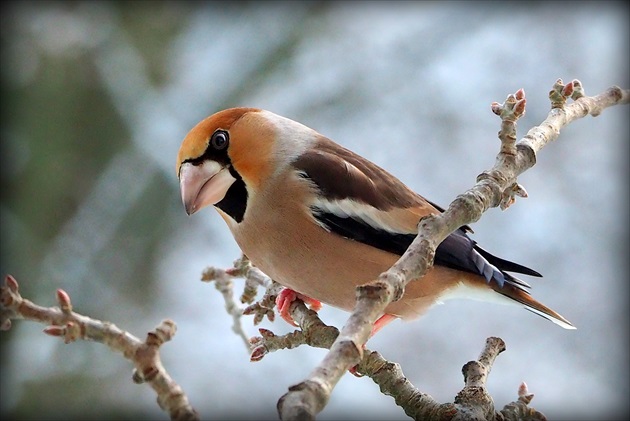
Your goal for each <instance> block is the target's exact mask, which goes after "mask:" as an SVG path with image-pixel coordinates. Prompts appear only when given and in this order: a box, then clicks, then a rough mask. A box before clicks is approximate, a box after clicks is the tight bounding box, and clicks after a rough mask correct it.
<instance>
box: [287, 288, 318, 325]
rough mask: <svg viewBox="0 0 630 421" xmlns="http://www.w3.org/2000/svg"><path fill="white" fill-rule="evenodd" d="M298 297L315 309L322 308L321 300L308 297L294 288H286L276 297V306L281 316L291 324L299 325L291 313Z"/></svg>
mask: <svg viewBox="0 0 630 421" xmlns="http://www.w3.org/2000/svg"><path fill="white" fill-rule="evenodd" d="M296 299H300V300H302V301H304V302H305V303H306V304H308V306H309V307H310V308H311V310H313V311H319V310H321V308H322V303H321V302H319V301H317V300H315V299H313V298H311V297H307V296H306V295H302V294H300V293H299V292H295V291H293V290H292V289H289V288H284V289H283V290H282V291H280V294H278V296H277V297H276V307H277V308H278V313H280V317H282V318H283V319H284V320H286V322H287V323H289V324H290V325H293V326H298V324H297V323H296V322H295V320H293V317H291V314H289V309H290V308H291V303H292V302H293V301H295V300H296Z"/></svg>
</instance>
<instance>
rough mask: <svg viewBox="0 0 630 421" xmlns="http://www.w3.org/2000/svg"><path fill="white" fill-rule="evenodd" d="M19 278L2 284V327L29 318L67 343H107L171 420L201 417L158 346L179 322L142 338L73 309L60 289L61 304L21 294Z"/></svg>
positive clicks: (166, 323) (164, 324) (168, 322)
mask: <svg viewBox="0 0 630 421" xmlns="http://www.w3.org/2000/svg"><path fill="white" fill-rule="evenodd" d="M18 290H19V285H18V282H17V281H16V280H15V278H13V277H12V276H11V275H7V276H6V278H5V280H4V285H3V286H2V287H0V303H2V308H1V309H0V327H1V329H2V330H9V329H10V328H11V320H17V319H26V320H33V321H36V322H40V323H44V324H48V325H49V326H48V327H46V328H45V329H44V332H45V333H47V334H48V335H51V336H58V337H61V338H63V340H64V342H65V343H70V342H74V341H76V340H77V339H83V340H90V341H95V342H100V343H102V344H105V345H107V346H108V347H109V349H111V350H112V351H115V352H118V353H120V354H122V355H123V356H124V357H125V358H127V359H128V360H130V361H131V362H132V363H133V365H134V366H135V369H134V372H133V376H132V379H133V381H134V382H135V383H148V384H149V386H151V388H152V389H153V390H155V392H156V393H157V402H158V405H159V406H160V408H162V410H164V411H166V412H168V414H169V415H170V417H171V419H172V420H178V421H193V420H199V415H198V414H197V411H195V409H193V407H192V406H191V405H190V404H189V402H188V398H187V397H186V394H185V393H184V391H183V389H182V388H181V387H180V386H179V385H178V384H177V383H176V382H175V381H174V380H173V379H172V378H171V377H170V375H169V374H168V373H167V371H166V369H165V368H164V366H163V365H162V362H161V360H160V353H159V348H160V346H162V344H164V343H165V342H167V341H170V340H171V339H172V338H173V336H174V335H175V331H176V326H175V323H174V322H173V321H171V320H164V321H162V322H161V323H160V324H159V325H158V326H157V327H156V328H155V330H154V331H152V332H149V333H148V334H147V339H146V340H145V341H141V340H140V339H138V338H136V337H135V336H133V335H131V334H130V333H129V332H125V331H124V330H121V329H119V328H118V327H116V326H115V325H114V324H112V323H109V322H102V321H100V320H95V319H92V318H90V317H87V316H83V315H81V314H79V313H75V312H74V311H72V303H71V301H70V296H69V295H68V294H67V293H66V292H65V291H63V290H61V289H58V290H57V302H58V303H59V307H41V306H38V305H36V304H34V303H32V302H31V301H29V300H26V299H24V298H22V296H21V295H20V293H19V291H18Z"/></svg>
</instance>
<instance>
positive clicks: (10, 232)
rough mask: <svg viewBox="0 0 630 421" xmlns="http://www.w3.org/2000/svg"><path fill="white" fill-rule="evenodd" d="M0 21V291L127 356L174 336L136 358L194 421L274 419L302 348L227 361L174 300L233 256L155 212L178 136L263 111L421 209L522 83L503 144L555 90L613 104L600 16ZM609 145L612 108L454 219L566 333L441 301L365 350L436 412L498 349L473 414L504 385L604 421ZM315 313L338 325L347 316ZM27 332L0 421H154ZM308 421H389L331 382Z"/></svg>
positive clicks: (186, 15) (605, 16) (611, 388)
mask: <svg viewBox="0 0 630 421" xmlns="http://www.w3.org/2000/svg"><path fill="white" fill-rule="evenodd" d="M0 19H1V24H2V25H1V30H0V33H1V36H2V66H1V72H2V81H3V84H2V170H1V174H2V204H1V206H0V216H1V221H2V235H1V239H2V264H1V271H0V272H1V274H2V275H3V276H4V275H5V274H7V273H11V274H13V275H14V276H15V277H16V278H17V279H18V281H19V282H20V286H21V291H22V293H23V295H24V296H25V297H27V298H29V299H32V300H33V301H35V302H37V303H39V304H42V305H55V304H56V303H55V300H54V297H55V290H56V289H57V288H63V289H65V290H66V291H67V292H68V293H69V294H70V295H71V297H72V299H73V303H74V306H75V309H76V311H78V312H81V313H83V314H86V315H90V316H92V317H95V318H100V319H104V320H109V321H111V322H113V323H115V324H117V325H118V326H120V327H122V328H124V329H127V330H129V331H130V332H131V333H133V334H135V335H137V336H139V337H144V335H145V332H146V331H148V330H150V329H152V328H153V327H154V326H155V325H156V324H157V323H158V322H159V321H160V320H162V319H164V318H172V319H173V320H175V321H176V323H177V326H178V333H177V335H176V336H175V338H174V340H173V341H172V342H170V343H168V344H166V345H165V346H164V347H163V348H162V358H163V361H164V364H165V366H166V367H167V368H168V370H169V372H170V374H171V375H172V376H173V377H174V379H175V380H176V381H178V382H179V383H180V384H181V386H182V387H183V388H184V390H185V391H186V393H187V394H188V396H189V398H190V400H191V403H192V404H193V406H195V407H196V408H197V409H198V410H199V412H200V413H201V415H202V418H203V419H232V418H237V417H238V418H240V419H274V418H275V417H276V409H275V407H276V402H277V400H278V398H279V397H280V396H281V395H282V394H283V393H285V391H286V390H287V387H288V386H290V385H292V384H295V383H297V382H299V381H301V380H302V379H304V377H305V376H307V375H308V373H309V372H310V371H311V369H312V368H313V367H314V366H315V365H316V364H317V363H319V361H320V360H321V359H322V358H323V356H324V354H325V351H324V350H319V349H309V348H307V347H300V348H298V349H295V350H290V351H281V352H276V353H274V354H271V355H268V356H267V357H265V358H264V359H263V360H262V361H261V362H259V363H250V362H249V359H248V354H247V352H246V351H245V347H244V345H243V343H242V342H241V340H240V339H239V338H238V337H237V336H236V335H234V334H233V333H232V331H231V328H230V326H231V318H230V317H229V316H228V315H227V314H226V312H225V310H224V308H223V300H222V298H221V296H220V295H219V293H218V292H217V291H215V289H214V287H213V286H212V285H208V284H204V283H202V282H200V281H199V278H200V274H201V272H202V270H203V269H204V268H205V267H207V266H208V265H217V266H220V267H228V266H230V265H231V262H232V261H233V260H234V259H235V258H237V257H238V256H239V250H238V248H237V246H236V244H235V243H234V241H233V239H232V238H231V236H230V234H229V232H228V230H227V227H226V226H225V225H224V223H223V221H222V220H221V219H220V218H219V217H218V215H217V214H216V213H215V212H213V211H212V210H211V209H208V210H207V211H204V212H201V213H199V214H196V215H194V216H193V217H187V216H186V214H185V213H184V210H183V208H182V205H181V202H180V196H179V190H178V183H177V179H176V176H175V171H174V168H175V156H176V153H177V150H178V148H179V144H180V142H181V140H182V139H183V137H184V136H185V134H186V133H187V131H188V130H189V129H190V128H191V127H192V126H193V125H194V124H196V123H197V122H198V121H199V120H201V119H202V118H204V117H206V116H207V115H209V114H212V113H214V112H216V111H218V110H220V109H223V108H227V107H231V106H241V105H242V106H254V107H261V108H266V109H269V110H271V111H273V112H276V113H278V114H282V115H284V116H287V117H290V118H292V119H295V120H298V121H301V122H303V123H304V124H306V125H308V126H311V127H313V128H315V129H317V130H318V131H320V132H321V133H323V134H325V135H327V136H329V137H330V138H332V139H334V140H336V141H337V142H339V143H341V144H343V145H344V146H347V147H349V148H351V149H353V150H355V151H356V152H358V153H360V154H362V155H363V156H365V157H367V158H369V159H371V160H373V161H374V162H376V163H378V164H379V165H381V166H382V167H384V168H386V169H388V170H389V171H391V172H392V173H394V174H395V175H396V176H398V177H399V178H400V179H401V180H403V181H404V182H405V183H407V184H408V185H409V186H410V187H411V188H413V189H415V190H416V191H418V192H419V193H421V194H423V195H424V196H426V197H427V198H429V199H431V200H432V201H434V202H437V203H439V204H442V205H443V206H446V205H448V203H449V202H450V201H451V200H452V199H453V198H454V197H455V196H456V195H457V194H458V193H461V192H463V191H464V190H466V189H467V188H469V187H470V186H472V185H473V184H474V181H475V177H476V176H477V174H479V173H480V172H481V171H483V170H484V169H487V168H489V167H491V166H492V165H493V163H494V156H495V154H496V152H497V150H498V144H499V142H498V140H497V139H496V133H497V132H498V130H499V124H500V121H499V119H498V118H497V117H496V116H494V115H493V114H492V113H491V111H490V104H491V103H492V102H493V101H498V102H502V101H503V100H504V99H505V97H506V95H507V94H509V93H513V92H515V91H516V90H517V89H519V88H524V89H525V91H526V94H527V101H528V102H527V114H526V116H525V117H524V118H523V119H522V120H520V121H519V126H518V127H519V137H522V136H523V135H524V134H525V133H526V130H528V129H529V128H530V127H532V126H533V125H536V124H538V123H539V122H541V121H542V120H543V119H544V118H545V117H546V115H547V112H548V109H549V102H548V99H547V93H548V91H549V90H550V89H551V86H552V85H553V83H554V82H555V81H556V79H558V78H563V79H564V80H565V81H569V80H571V79H573V78H578V79H580V80H581V81H582V82H583V84H584V86H585V89H586V93H587V94H596V93H599V92H601V91H603V90H605V89H606V88H608V87H609V86H611V85H613V84H617V85H620V86H622V87H625V88H628V87H630V83H629V80H628V36H629V34H628V6H627V5H623V4H622V3H621V2H617V3H610V2H551V3H535V2H527V3H517V2H489V3H479V2H463V3H458V2H403V3H396V2H346V3H319V2H317V3H300V4H294V3H289V2H286V3H271V2H245V3H227V2H225V3H224V2H210V3H192V2H191V3H188V2H116V3H114V2H69V3H65V2H64V3H56V2H53V3H49V2H46V3H44V2H15V3H11V4H9V5H8V6H6V5H5V6H4V7H3V10H2V14H1V18H0ZM627 142H628V107H627V106H618V107H614V108H613V109H608V110H606V111H604V113H603V114H602V115H601V116H600V117H597V118H596V119H593V118H591V117H588V118H586V119H582V120H580V121H577V122H575V123H574V124H572V125H570V126H569V127H567V128H566V129H565V130H563V131H562V133H561V135H560V139H559V140H558V141H557V142H555V143H553V144H551V145H550V146H549V147H547V148H546V149H544V150H543V151H542V153H541V154H540V155H539V158H538V164H537V165H536V166H535V167H534V168H533V169H532V170H530V171H528V172H527V173H525V174H524V175H523V176H522V177H520V180H519V181H520V182H521V183H522V184H523V185H524V186H525V188H526V189H527V191H528V192H529V195H530V197H529V198H528V199H526V200H519V201H518V202H517V204H516V205H515V206H513V207H512V208H510V209H509V210H508V211H506V212H501V211H500V210H497V209H492V210H490V211H489V212H487V213H486V214H485V215H484V217H483V218H482V220H481V221H479V222H478V223H475V224H473V228H474V230H475V232H476V234H475V235H474V239H476V240H477V241H478V242H479V243H480V244H481V245H482V246H483V247H485V248H486V249H488V250H489V251H490V252H493V253H496V254H499V255H501V256H503V257H505V258H508V259H514V260H516V261H518V262H520V263H523V264H525V265H528V266H531V267H533V268H535V269H537V270H539V271H540V272H542V273H543V274H544V278H543V279H526V280H528V281H529V282H530V283H531V284H532V285H533V293H534V295H535V296H536V297H537V298H538V299H540V300H541V301H543V302H544V303H546V304H548V305H549V306H551V307H552V308H554V309H556V310H557V311H558V312H560V313H561V314H563V315H564V316H566V317H567V318H568V319H569V320H571V321H572V322H573V323H574V324H575V325H576V326H577V327H578V329H577V330H575V331H566V330H563V329H561V328H559V327H557V326H555V325H553V324H552V323H549V322H547V321H545V320H543V319H542V318H539V317H537V316H535V315H533V314H530V313H528V312H526V311H524V310H520V309H518V308H506V307H502V306H498V305H494V304H485V303H479V302H474V301H454V302H448V303H447V304H445V305H442V306H437V307H434V308H433V309H432V310H431V311H430V312H429V313H428V314H427V315H426V316H425V317H423V318H422V319H420V320H417V321H414V322H408V323H403V322H400V321H397V322H395V323H393V324H391V325H390V326H388V327H387V328H386V329H384V330H383V331H382V332H381V333H379V334H378V335H377V336H376V337H375V338H373V339H372V340H371V341H370V343H369V347H370V348H372V349H375V350H378V351H380V352H382V354H383V355H384V356H385V357H386V358H388V359H390V360H392V361H396V362H398V363H400V364H401V365H402V368H403V370H404V373H405V375H406V376H407V377H408V378H409V379H410V380H411V381H412V382H413V383H414V384H415V385H416V386H417V387H418V388H419V389H420V390H422V391H423V392H426V393H428V394H430V395H432V396H433V397H434V398H436V399H437V400H439V401H441V402H452V400H453V398H454V396H455V394H456V393H457V392H458V391H459V390H460V388H461V387H462V385H463V380H462V376H461V373H460V370H461V367H462V365H463V364H464V363H466V362H467V361H469V360H471V359H474V358H475V357H477V355H478V353H479V352H480V350H481V348H482V346H483V344H484V341H485V339H486V337H488V336H499V337H501V338H503V339H504V340H505V341H506V343H507V351H506V352H505V353H503V354H502V355H501V356H500V357H499V358H498V359H497V361H496V364H495V365H494V367H493V369H492V373H491V375H490V378H489V381H488V388H489V391H490V393H491V394H492V396H493V397H494V399H495V403H496V404H497V406H499V407H501V406H502V405H503V404H505V403H507V402H509V401H512V400H514V399H515V398H516V392H517V388H518V386H519V384H520V382H522V381H525V382H527V383H528V385H529V387H530V390H531V391H532V392H533V393H535V395H536V397H535V399H534V401H533V402H532V405H533V406H534V407H535V408H537V409H538V410H540V411H542V412H544V413H545V414H546V415H547V416H548V417H549V418H550V419H554V420H559V419H571V420H576V419H580V420H593V419H613V418H614V417H616V416H619V417H621V416H624V417H627V416H628V409H627V406H628V394H629V390H628V389H629V388H628V347H627V339H628V334H627V329H628V313H627V310H628V295H627V294H628V288H627V282H628V272H627V268H628V265H627V259H628V169H627V168H628V166H627V158H628V144H627ZM237 285H238V286H241V285H242V283H237ZM321 317H322V318H323V319H324V321H326V322H328V323H331V324H335V325H337V326H341V325H342V324H343V323H344V321H345V318H346V317H347V313H344V312H341V311H338V310H335V309H331V308H325V309H324V310H323V311H322V312H321ZM244 325H245V328H246V330H247V332H248V334H249V335H251V336H253V335H255V334H256V333H257V329H256V328H254V327H253V326H252V324H251V319H250V318H245V319H244ZM263 326H264V327H267V328H270V329H272V330H273V331H275V332H276V333H283V332H288V331H290V329H289V326H288V325H286V324H284V322H282V321H280V322H276V323H274V324H270V323H268V322H265V323H264V324H263ZM42 328H43V326H42V325H39V324H36V323H31V322H16V323H15V324H14V327H13V328H12V329H11V331H9V332H3V333H2V334H0V341H1V343H2V351H3V352H2V361H1V364H2V367H1V368H2V371H1V372H2V375H1V378H2V384H1V388H0V389H1V392H0V393H1V403H2V412H3V414H4V415H7V416H10V417H12V418H13V419H38V420H39V419H74V418H81V419H113V418H121V419H131V418H133V419H167V418H168V416H167V415H166V414H165V413H163V412H162V411H160V410H159V409H158V407H157V405H156V403H155V396H154V393H153V391H152V390H150V388H148V387H146V386H138V385H135V384H133V383H132V382H131V365H130V364H129V363H128V362H127V361H126V360H124V359H123V358H122V357H120V356H119V355H115V354H113V353H112V352H111V351H109V350H108V349H107V348H106V347H104V346H103V345H101V344H96V343H88V342H79V343H74V344H71V345H64V344H63V342H62V341H61V340H58V339H56V338H51V337H48V336H46V335H44V334H43V333H42ZM319 418H320V419H322V420H325V419H327V420H333V419H361V420H372V419H373V420H377V419H400V420H404V419H407V417H406V416H405V414H404V413H403V412H402V410H401V409H399V408H398V407H396V406H395V404H394V402H393V400H392V399H391V398H389V397H386V396H383V395H381V394H380V393H379V391H378V388H377V386H376V385H375V384H373V383H372V381H371V380H370V379H368V378H361V379H357V378H355V377H353V376H344V378H343V379H342V380H341V381H340V383H339V385H338V386H337V388H336V389H335V391H334V393H333V395H332V398H331V400H330V402H329V404H328V406H327V407H326V408H325V410H324V411H323V412H322V413H321V414H320V417H319Z"/></svg>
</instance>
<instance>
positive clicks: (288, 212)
mask: <svg viewBox="0 0 630 421" xmlns="http://www.w3.org/2000/svg"><path fill="white" fill-rule="evenodd" d="M272 182H273V181H272ZM304 183H306V181H305V180H303V179H299V178H297V177H295V178H292V179H285V180H283V181H281V182H279V181H276V182H275V184H276V185H274V186H272V187H271V188H268V189H264V191H265V192H266V195H264V196H261V195H256V196H253V197H250V198H249V203H248V209H247V212H246V214H245V219H244V220H243V222H242V223H241V224H239V225H232V226H231V227H230V228H231V230H232V232H233V234H234V237H235V239H236V241H237V243H238V244H239V246H240V247H241V249H242V250H243V252H244V253H245V254H246V255H247V256H248V257H249V258H250V259H251V261H252V262H253V263H254V264H255V265H256V266H257V267H259V268H260V269H261V270H262V271H263V272H265V273H266V274H267V275H269V276H270V277H271V278H272V279H274V280H275V281H277V282H279V283H280V284H282V285H284V286H285V287H288V288H291V289H293V290H296V291H298V292H300V293H302V294H305V295H307V296H309V297H311V298H315V299H317V300H319V301H321V302H323V303H325V304H329V305H332V306H335V307H338V308H342V309H345V310H348V311H350V310H352V308H353V307H354V304H355V287H356V286H357V285H360V284H364V283H367V282H370V281H372V280H375V279H376V278H377V277H378V275H380V274H381V273H382V272H384V271H385V270H387V269H388V268H389V267H390V266H391V265H392V264H393V263H394V262H395V261H396V260H397V259H398V256H397V255H394V254H392V253H387V252H384V251H382V250H379V249H376V248H374V247H371V246H368V245H365V244H363V243H360V242H357V241H353V240H349V239H346V238H343V237H341V236H339V235H336V234H331V233H328V232H326V231H325V230H324V228H322V227H321V226H319V225H317V224H316V223H315V220H314V219H313V218H312V217H311V216H310V215H309V213H308V209H307V207H306V206H305V205H304V203H308V202H307V197H306V196H307V195H308V194H310V193H309V189H308V188H306V187H305V184H304ZM267 187H270V186H267ZM298 187H299V188H298ZM278 189H281V190H282V191H283V192H287V191H291V192H292V194H290V195H287V194H278V193H279V191H278ZM228 225H230V224H228ZM462 275H463V273H462V272H459V271H456V270H452V269H448V268H443V267H434V268H432V269H431V270H430V271H429V273H427V274H426V275H425V276H424V277H423V278H422V280H420V281H412V282H411V283H409V285H408V287H407V289H406V292H405V295H404V297H403V298H402V299H401V300H400V301H398V302H395V303H392V304H391V305H390V306H389V307H388V309H387V312H388V313H391V314H394V315H396V316H398V317H401V318H414V317H417V316H420V315H421V314H422V313H424V312H425V311H426V310H427V309H428V307H429V306H431V305H432V304H433V303H434V302H435V301H436V300H438V299H439V297H440V295H441V294H442V293H443V292H444V291H445V290H447V289H449V288H452V287H454V286H455V285H457V284H458V283H459V282H460V281H465V280H466V279H465V278H468V277H467V276H462ZM463 278H464V279H463ZM473 278H475V277H473ZM478 278H480V279H481V277H478ZM482 285H483V283H481V285H480V286H482Z"/></svg>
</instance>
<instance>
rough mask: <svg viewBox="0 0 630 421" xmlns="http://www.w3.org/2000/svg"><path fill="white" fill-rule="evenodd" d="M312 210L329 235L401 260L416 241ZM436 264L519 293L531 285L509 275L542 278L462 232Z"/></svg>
mask: <svg viewBox="0 0 630 421" xmlns="http://www.w3.org/2000/svg"><path fill="white" fill-rule="evenodd" d="M311 209H312V211H313V216H314V217H315V219H317V220H318V221H319V223H320V224H322V225H323V226H325V227H326V228H327V229H328V230H329V231H332V232H334V233H336V234H339V235H341V236H343V237H346V238H349V239H351V240H354V241H359V242H361V243H364V244H367V245H369V246H372V247H376V248H378V249H381V250H384V251H387V252H389V253H393V254H397V255H399V256H401V255H402V254H403V253H404V252H405V251H406V250H407V248H408V247H409V245H410V244H411V242H412V241H413V240H414V239H415V238H416V234H398V233H392V232H389V231H386V230H382V229H378V228H374V227H373V226H371V225H369V224H368V223H366V222H365V221H363V220H361V219H359V218H353V217H341V216H337V215H335V214H332V213H330V212H327V211H325V210H323V209H321V208H318V207H312V208H311ZM433 263H434V264H435V265H441V266H446V267H449V268H452V269H457V270H463V271H466V272H470V273H474V274H477V275H482V276H484V277H485V278H486V280H487V281H488V282H490V280H495V281H496V282H497V283H498V284H499V285H500V286H502V285H503V284H504V283H505V282H508V283H510V284H512V285H515V286H517V287H519V288H520V289H523V287H529V285H528V284H527V283H525V282H523V281H521V280H520V279H518V278H515V277H514V276H512V275H510V274H508V273H506V272H508V271H509V272H517V273H523V274H526V275H532V276H541V275H540V274H539V273H538V272H536V271H534V270H532V269H529V268H527V267H525V266H522V265H519V264H517V263H514V262H510V261H508V260H505V259H501V258H499V257H496V256H494V255H492V254H490V253H488V252H487V251H485V250H483V249H482V248H481V247H479V246H478V245H477V244H476V242H475V241H473V240H472V239H471V238H470V237H468V235H466V233H465V232H464V230H463V228H460V229H458V230H457V231H455V232H453V233H452V234H451V235H449V236H448V237H446V239H444V241H442V243H440V245H439V246H438V247H437V249H436V251H435V258H434V262H433Z"/></svg>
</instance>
